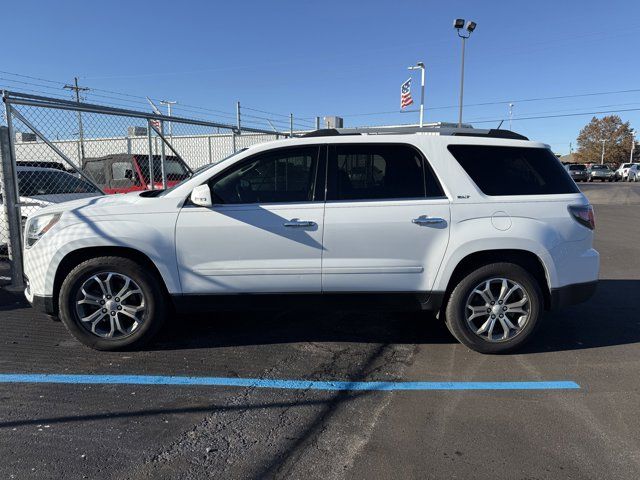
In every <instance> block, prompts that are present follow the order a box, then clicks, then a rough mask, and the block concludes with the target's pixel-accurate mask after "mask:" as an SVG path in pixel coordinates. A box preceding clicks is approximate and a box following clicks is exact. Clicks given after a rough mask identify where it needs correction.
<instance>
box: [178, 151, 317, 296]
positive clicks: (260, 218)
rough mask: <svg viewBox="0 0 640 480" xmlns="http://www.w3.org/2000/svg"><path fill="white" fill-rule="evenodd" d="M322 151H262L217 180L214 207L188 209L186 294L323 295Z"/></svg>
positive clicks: (182, 236) (181, 246)
mask: <svg viewBox="0 0 640 480" xmlns="http://www.w3.org/2000/svg"><path fill="white" fill-rule="evenodd" d="M319 150H320V148H319V147H317V146H303V147H294V148H283V149H278V150H273V151H269V152H267V153H262V154H256V155H254V156H252V157H249V158H247V159H244V160H242V161H240V162H238V163H237V164H236V165H233V166H232V167H230V168H229V169H228V170H225V171H223V172H222V173H221V174H218V175H216V176H215V177H214V178H213V179H212V180H210V182H209V186H210V188H211V193H212V198H213V201H214V203H215V205H214V206H213V207H211V208H203V207H199V206H195V205H185V207H184V208H183V209H182V211H181V212H180V215H179V217H178V221H177V225H176V248H177V257H178V265H179V269H180V280H181V283H182V289H183V293H184V294H222V293H271V292H308V293H319V292H320V291H321V269H320V268H321V258H322V234H323V225H324V223H323V213H324V203H323V200H324V198H316V178H317V177H318V158H319ZM322 184H323V185H324V182H322ZM318 191H321V189H319V188H318ZM322 193H324V192H323V191H322Z"/></svg>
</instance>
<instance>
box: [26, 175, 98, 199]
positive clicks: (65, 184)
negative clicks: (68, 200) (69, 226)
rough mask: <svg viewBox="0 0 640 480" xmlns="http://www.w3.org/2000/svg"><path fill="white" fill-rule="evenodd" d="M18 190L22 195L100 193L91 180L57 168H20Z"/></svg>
mask: <svg viewBox="0 0 640 480" xmlns="http://www.w3.org/2000/svg"><path fill="white" fill-rule="evenodd" d="M17 173H18V190H19V191H20V195H21V196H25V197H33V196H37V195H55V194H60V193H96V194H98V193H100V191H99V190H98V189H97V188H96V187H94V186H93V185H91V184H90V183H89V182H86V181H84V180H81V179H79V178H77V177H74V176H73V175H70V174H68V173H65V172H60V171H57V170H18V172H17Z"/></svg>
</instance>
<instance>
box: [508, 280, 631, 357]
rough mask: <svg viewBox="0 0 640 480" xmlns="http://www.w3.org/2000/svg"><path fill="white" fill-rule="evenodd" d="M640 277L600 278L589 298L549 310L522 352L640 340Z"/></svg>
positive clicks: (558, 349) (626, 343) (629, 342)
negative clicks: (555, 309) (596, 287)
mask: <svg viewBox="0 0 640 480" xmlns="http://www.w3.org/2000/svg"><path fill="white" fill-rule="evenodd" d="M639 305H640V280H600V281H599V282H598V289H597V290H596V293H595V295H594V296H593V297H592V298H591V299H590V300H589V301H588V302H585V303H582V304H579V305H574V306H572V307H567V308H564V309H561V310H557V311H554V312H547V314H546V315H545V317H544V322H543V323H542V324H541V325H540V328H539V329H538V331H537V332H536V334H535V336H534V337H533V338H532V339H531V342H529V343H528V344H527V345H525V346H524V348H522V349H521V350H519V351H518V353H538V352H553V351H564V350H580V349H585V348H598V347H608V346H614V345H628V344H632V343H640V310H639V308H638V306H639Z"/></svg>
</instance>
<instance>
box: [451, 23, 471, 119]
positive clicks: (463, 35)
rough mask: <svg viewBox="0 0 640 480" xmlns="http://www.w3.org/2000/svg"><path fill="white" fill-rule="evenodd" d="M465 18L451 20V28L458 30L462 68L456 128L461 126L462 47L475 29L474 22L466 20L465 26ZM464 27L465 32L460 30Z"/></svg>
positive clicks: (462, 91) (462, 92)
mask: <svg viewBox="0 0 640 480" xmlns="http://www.w3.org/2000/svg"><path fill="white" fill-rule="evenodd" d="M464 22H465V19H464V18H456V19H455V20H454V21H453V28H455V29H456V30H457V32H458V36H459V37H460V38H461V39H462V68H461V71H460V111H459V113H458V128H460V127H462V97H463V94H464V47H465V44H466V41H467V38H469V37H470V36H471V33H472V32H473V31H474V30H475V29H476V26H477V24H476V22H471V21H469V22H467V25H466V27H465V24H464ZM463 28H464V29H465V30H466V31H467V33H464V31H462V32H461V30H462V29H463Z"/></svg>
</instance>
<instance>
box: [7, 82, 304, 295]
mask: <svg viewBox="0 0 640 480" xmlns="http://www.w3.org/2000/svg"><path fill="white" fill-rule="evenodd" d="M3 101H4V107H5V119H6V126H0V154H1V156H2V162H1V163H0V185H1V187H2V188H1V193H0V195H1V197H0V202H1V203H2V205H1V206H2V210H1V211H0V285H1V284H2V282H3V281H4V282H5V283H6V282H8V281H10V282H11V285H12V286H13V287H15V288H22V283H23V275H22V234H23V226H24V221H25V220H26V218H27V216H29V215H30V214H32V213H33V212H35V211H37V210H38V209H40V208H42V207H44V206H47V205H51V204H54V203H60V202H63V201H69V200H73V199H76V198H83V197H89V196H95V195H103V194H115V193H123V192H128V191H135V190H147V189H156V188H166V187H168V186H171V185H172V184H174V183H177V182H178V181H180V180H182V179H184V178H186V177H188V176H190V175H191V174H192V172H193V171H194V170H196V169H198V168H200V167H202V166H204V165H207V164H210V163H215V162H217V161H220V160H222V159H224V158H225V157H227V156H229V155H230V154H232V153H234V152H235V151H237V150H239V149H241V148H244V147H247V146H250V145H252V144H255V143H260V142H264V141H268V140H274V139H277V138H279V137H283V136H290V135H291V134H292V132H279V131H269V130H261V129H256V128H239V125H229V124H223V123H215V122H209V121H204V120H194V119H190V118H183V117H175V116H170V117H169V116H165V115H161V114H156V113H148V112H141V111H135V110H127V109H119V108H113V107H109V106H104V105H96V104H88V103H79V102H73V101H68V100H61V99H58V98H49V97H42V96H37V95H29V94H24V93H18V92H8V91H4V92H3Z"/></svg>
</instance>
